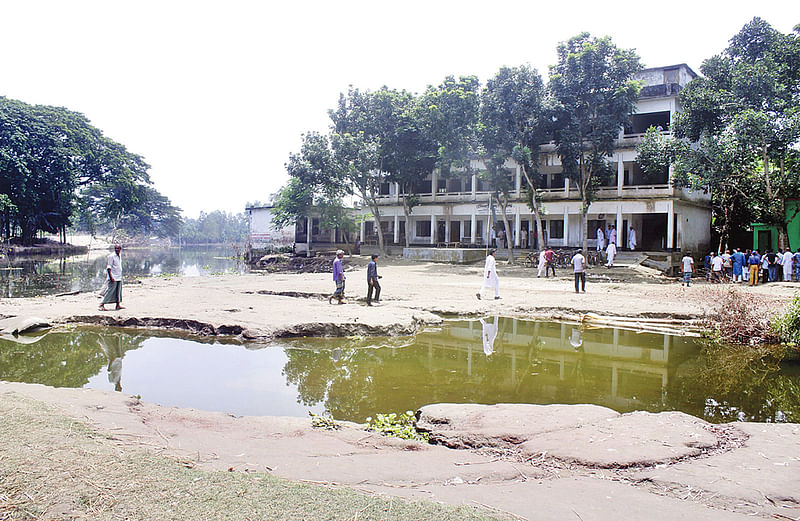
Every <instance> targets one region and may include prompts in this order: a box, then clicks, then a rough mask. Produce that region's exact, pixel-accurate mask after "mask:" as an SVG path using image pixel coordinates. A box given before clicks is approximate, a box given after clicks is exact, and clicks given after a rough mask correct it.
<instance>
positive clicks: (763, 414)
mask: <svg viewBox="0 0 800 521" xmlns="http://www.w3.org/2000/svg"><path fill="white" fill-rule="evenodd" d="M670 394H672V395H678V396H680V398H681V400H682V401H685V405H684V407H683V409H682V410H690V412H691V413H692V414H695V415H696V416H699V417H701V418H705V419H706V420H708V421H710V422H713V423H724V422H731V421H758V422H784V421H788V422H800V365H798V364H797V363H783V364H781V363H779V362H778V361H777V360H775V359H774V358H772V357H771V356H770V354H769V348H764V349H762V348H759V347H751V346H727V345H725V346H718V345H714V344H712V343H707V344H706V345H705V346H704V347H703V349H702V352H701V354H700V355H699V356H698V357H696V358H695V359H693V360H691V361H690V362H687V363H686V364H684V366H683V367H681V371H680V377H679V378H678V379H677V381H676V385H675V388H674V389H670Z"/></svg>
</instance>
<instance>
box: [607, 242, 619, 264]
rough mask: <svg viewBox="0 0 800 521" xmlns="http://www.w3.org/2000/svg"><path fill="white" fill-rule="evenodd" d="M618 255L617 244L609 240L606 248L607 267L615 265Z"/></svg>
mask: <svg viewBox="0 0 800 521" xmlns="http://www.w3.org/2000/svg"><path fill="white" fill-rule="evenodd" d="M616 256H617V244H616V243H615V242H614V241H612V240H609V241H608V247H607V248H606V267H607V268H610V267H612V266H613V265H614V257H616Z"/></svg>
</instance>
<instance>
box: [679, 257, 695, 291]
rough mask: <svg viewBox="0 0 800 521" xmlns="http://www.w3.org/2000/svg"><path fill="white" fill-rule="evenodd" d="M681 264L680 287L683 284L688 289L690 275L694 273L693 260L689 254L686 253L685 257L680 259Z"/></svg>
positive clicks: (690, 279)
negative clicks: (681, 278)
mask: <svg viewBox="0 0 800 521" xmlns="http://www.w3.org/2000/svg"><path fill="white" fill-rule="evenodd" d="M681 264H683V282H681V286H683V285H684V284H685V285H686V287H687V288H688V287H689V283H690V282H691V281H692V273H694V259H693V258H692V253H691V252H688V251H687V252H686V255H684V256H683V258H682V259H681Z"/></svg>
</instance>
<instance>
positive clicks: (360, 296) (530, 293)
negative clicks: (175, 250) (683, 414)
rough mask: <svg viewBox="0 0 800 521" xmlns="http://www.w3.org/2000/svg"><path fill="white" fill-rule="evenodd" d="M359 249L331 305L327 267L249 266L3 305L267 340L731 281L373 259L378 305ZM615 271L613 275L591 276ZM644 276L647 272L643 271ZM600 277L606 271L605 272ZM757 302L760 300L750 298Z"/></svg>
mask: <svg viewBox="0 0 800 521" xmlns="http://www.w3.org/2000/svg"><path fill="white" fill-rule="evenodd" d="M364 260H365V259H358V260H351V259H350V258H347V257H346V258H345V263H346V265H347V266H348V267H349V270H348V271H347V272H346V276H347V281H346V290H345V295H346V297H347V303H346V304H344V305H329V304H328V302H327V296H328V295H329V294H330V293H332V291H333V289H334V284H333V281H332V279H331V275H330V273H300V274H290V273H270V274H266V273H250V274H245V275H219V276H209V277H171V278H162V277H154V278H146V279H140V280H139V281H136V282H139V283H137V284H133V283H131V282H132V281H125V282H124V285H123V299H124V300H123V304H124V305H125V307H126V309H124V310H121V311H105V312H102V311H98V310H97V305H98V304H99V299H98V297H97V294H96V293H91V292H85V293H78V294H67V295H63V296H59V297H54V296H49V297H37V298H19V299H3V300H2V301H0V315H4V316H36V317H40V318H42V319H44V320H46V321H48V322H51V323H54V324H65V323H87V324H108V325H133V326H138V327H161V328H175V329H184V330H187V331H191V332H194V333H199V334H207V335H220V334H222V335H237V336H241V337H242V338H244V339H256V340H261V341H266V340H269V339H271V338H276V337H283V336H303V335H308V336H316V335H330V336H340V335H354V334H358V335H387V334H388V335H394V334H408V333H413V332H414V331H416V330H417V329H418V328H419V327H420V326H421V325H423V324H436V323H439V322H440V321H441V320H442V317H459V316H464V317H468V316H486V315H499V316H506V317H517V318H526V319H531V318H541V319H548V318H556V319H566V320H578V319H580V317H581V315H582V314H585V313H595V314H598V315H618V316H625V317H643V318H670V319H675V320H678V321H680V320H691V319H703V318H704V317H707V316H709V315H710V314H711V313H712V312H714V311H715V310H717V309H719V308H720V307H721V306H724V305H725V302H726V301H727V300H728V299H729V291H730V290H731V287H730V286H722V285H709V284H705V283H703V282H700V283H698V284H696V285H693V286H692V287H690V288H685V287H682V286H681V285H680V284H679V283H678V282H677V281H672V280H671V279H665V278H663V277H660V276H647V275H644V274H643V273H642V272H640V271H638V270H637V269H636V268H635V267H631V268H626V267H615V268H612V269H611V270H608V269H606V268H604V267H601V268H592V269H591V270H590V277H589V281H588V282H587V286H586V293H580V294H578V293H575V292H574V290H573V278H572V276H571V274H569V273H566V274H562V275H559V276H558V277H555V278H553V277H550V278H537V277H536V271H535V270H532V269H526V268H522V267H515V268H510V267H506V266H503V265H501V266H500V268H499V271H500V295H501V297H502V298H501V299H500V300H486V299H484V300H478V299H477V298H476V296H475V293H476V292H477V291H478V290H479V289H480V286H481V282H482V268H481V267H480V266H452V265H436V264H409V263H398V264H391V265H388V266H387V265H384V264H380V265H379V273H380V274H381V275H383V278H382V279H381V284H382V286H383V292H382V294H381V302H380V305H377V306H372V307H367V306H366V305H365V304H366V302H365V296H366V289H367V283H366V272H365V269H363V268H361V267H360V265H359V263H360V262H362V261H364ZM608 273H611V274H612V275H613V277H614V280H617V282H591V280H592V276H593V275H595V274H601V275H604V276H605V275H606V274H608ZM648 277H649V278H648ZM603 280H605V279H603ZM798 289H800V284H798V283H775V284H768V285H764V286H757V287H748V286H744V287H737V288H736V289H735V290H734V291H738V292H740V293H741V294H742V295H744V296H746V298H748V299H750V300H751V301H752V302H754V306H755V307H757V309H758V310H759V311H761V312H763V313H765V314H769V313H773V312H775V311H778V310H780V309H782V307H783V306H784V305H785V304H786V303H787V302H788V301H789V300H790V299H791V297H792V296H793V295H794V293H795V292H796V291H797V290H798ZM756 304H757V305H756Z"/></svg>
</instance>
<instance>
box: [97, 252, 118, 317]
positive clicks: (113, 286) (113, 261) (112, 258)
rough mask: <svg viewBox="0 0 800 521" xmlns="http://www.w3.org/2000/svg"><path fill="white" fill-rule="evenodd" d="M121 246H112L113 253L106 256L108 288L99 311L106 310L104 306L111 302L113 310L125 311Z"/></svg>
mask: <svg viewBox="0 0 800 521" xmlns="http://www.w3.org/2000/svg"><path fill="white" fill-rule="evenodd" d="M121 252H122V246H121V245H119V244H115V245H114V253H112V254H111V255H109V256H108V262H107V263H106V273H107V274H108V286H107V289H106V294H105V296H103V301H102V302H101V303H100V307H99V308H98V309H99V310H100V311H105V310H106V304H111V303H112V302H113V303H114V304H116V306H115V307H114V309H125V308H124V307H123V306H122V257H121V256H120V253H121Z"/></svg>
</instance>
